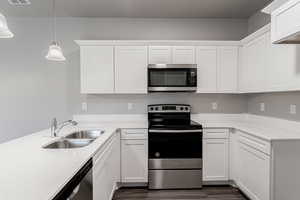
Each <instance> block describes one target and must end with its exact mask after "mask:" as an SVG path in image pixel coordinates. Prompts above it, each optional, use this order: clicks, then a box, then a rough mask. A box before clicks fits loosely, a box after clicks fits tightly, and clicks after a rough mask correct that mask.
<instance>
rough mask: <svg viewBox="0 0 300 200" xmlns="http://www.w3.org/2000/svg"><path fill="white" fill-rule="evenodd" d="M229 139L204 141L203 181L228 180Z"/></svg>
mask: <svg viewBox="0 0 300 200" xmlns="http://www.w3.org/2000/svg"><path fill="white" fill-rule="evenodd" d="M228 159H229V156H228V139H203V180H204V181H227V180H228V170H229V169H228Z"/></svg>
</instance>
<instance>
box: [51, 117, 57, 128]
mask: <svg viewBox="0 0 300 200" xmlns="http://www.w3.org/2000/svg"><path fill="white" fill-rule="evenodd" d="M51 128H54V129H56V128H57V120H56V117H54V118H53V119H52V123H51Z"/></svg>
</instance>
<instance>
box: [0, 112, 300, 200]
mask: <svg viewBox="0 0 300 200" xmlns="http://www.w3.org/2000/svg"><path fill="white" fill-rule="evenodd" d="M241 116H242V115H236V116H230V117H228V116H226V117H224V116H221V117H220V116H219V115H214V116H211V115H209V116H208V115H207V116H206V115H193V117H192V119H193V120H194V121H196V122H198V123H201V124H202V125H203V127H204V128H235V129H238V130H241V131H244V132H247V133H249V134H252V135H254V136H256V137H259V138H261V139H264V140H268V141H280V140H299V139H300V132H299V131H298V130H300V125H299V123H298V122H297V123H296V122H289V121H284V122H282V121H276V120H274V119H272V120H269V119H261V118H259V119H252V118H249V117H241ZM135 117H136V119H134V120H132V121H130V116H126V119H125V120H124V119H123V120H120V117H119V118H118V119H115V116H114V117H113V118H112V117H111V116H110V117H105V119H106V120H104V121H101V120H100V121H99V120H97V119H96V118H97V117H95V116H94V117H93V119H92V120H89V119H90V118H89V117H83V116H81V117H78V116H77V118H74V119H76V120H78V121H79V122H80V123H79V127H77V128H75V129H74V128H73V127H68V128H66V129H64V131H63V132H62V134H61V135H67V134H69V133H71V132H73V131H74V130H78V129H104V130H105V133H104V134H103V135H102V136H100V137H99V138H98V139H97V140H95V141H94V142H93V143H92V144H90V145H88V146H86V147H83V148H77V149H43V148H42V146H45V145H47V144H49V143H50V142H51V141H54V140H57V138H51V137H50V131H49V130H44V131H41V132H38V133H34V134H31V135H28V136H25V137H22V138H18V139H15V140H12V141H10V142H7V143H4V144H1V145H0V156H1V163H0V182H1V186H0V199H1V200H2V199H3V200H4V199H5V200H20V199H26V200H51V199H52V198H53V197H55V195H56V194H57V193H58V192H59V191H60V190H61V189H62V188H63V187H64V186H65V184H66V183H67V182H68V181H69V180H70V179H71V178H72V177H73V176H74V175H75V174H76V173H77V172H78V171H79V170H80V168H81V167H82V166H83V165H84V164H85V163H86V162H87V161H88V160H89V159H90V158H92V157H93V155H94V154H95V153H96V152H97V150H98V149H99V148H101V146H102V144H104V143H105V141H107V139H109V138H110V137H111V136H112V134H113V133H114V132H115V131H116V130H117V128H147V127H148V124H147V119H146V117H145V116H143V118H142V119H141V118H140V117H137V116H135ZM102 118H103V116H102ZM102 118H101V119H102ZM275 124H276V126H275Z"/></svg>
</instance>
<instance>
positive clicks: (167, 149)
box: [148, 104, 202, 189]
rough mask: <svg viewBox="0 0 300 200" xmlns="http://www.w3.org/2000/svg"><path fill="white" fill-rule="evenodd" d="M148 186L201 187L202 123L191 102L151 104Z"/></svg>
mask: <svg viewBox="0 0 300 200" xmlns="http://www.w3.org/2000/svg"><path fill="white" fill-rule="evenodd" d="M148 121H149V189H188V188H201V187H202V125H200V124H197V123H195V122H193V121H191V106H189V105H174V104H168V105H166V104H163V105H149V106H148Z"/></svg>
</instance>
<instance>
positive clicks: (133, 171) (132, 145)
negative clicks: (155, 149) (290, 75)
mask: <svg viewBox="0 0 300 200" xmlns="http://www.w3.org/2000/svg"><path fill="white" fill-rule="evenodd" d="M121 143H122V150H121V155H122V156H121V157H122V164H121V176H122V182H123V183H138V182H148V141H147V140H122V141H121Z"/></svg>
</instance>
